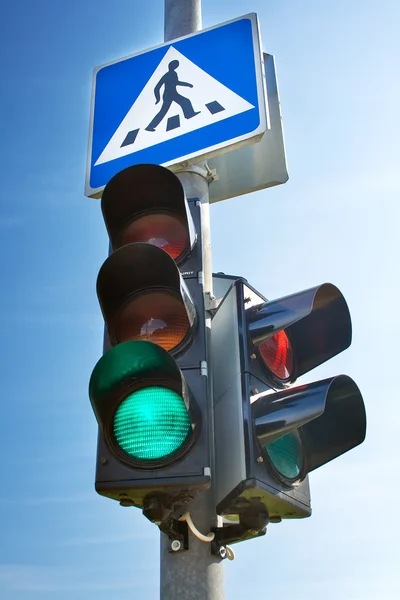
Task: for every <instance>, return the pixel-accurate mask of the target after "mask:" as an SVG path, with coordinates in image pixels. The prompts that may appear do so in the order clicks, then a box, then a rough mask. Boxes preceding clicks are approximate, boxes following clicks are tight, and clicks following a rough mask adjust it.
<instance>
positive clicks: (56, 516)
mask: <svg viewBox="0 0 400 600" xmlns="http://www.w3.org/2000/svg"><path fill="white" fill-rule="evenodd" d="M202 6H203V26H204V27H208V26H212V25H215V24H217V23H220V22H223V21H226V20H229V19H231V18H234V17H237V16H240V15H243V14H246V13H247V12H249V11H254V12H257V13H258V15H259V19H260V23H261V32H262V38H263V47H264V50H265V51H267V52H269V53H271V54H273V55H274V56H275V58H276V64H277V70H278V77H279V88H280V97H281V104H282V112H283V124H284V131H285V141H286V151H287V157H288V165H289V175H290V179H289V182H288V183H286V184H285V185H282V186H278V187H276V188H273V189H269V190H265V191H261V192H257V193H255V194H252V195H251V196H242V197H240V198H235V199H231V200H227V201H224V202H221V203H219V204H217V205H213V206H212V207H211V227H212V243H213V269H214V270H215V271H224V272H226V273H235V274H239V275H243V276H245V277H246V278H247V279H248V281H249V282H250V283H251V284H252V285H253V286H254V287H256V288H257V289H259V290H260V291H261V292H262V293H264V294H265V295H266V296H267V297H269V298H275V297H279V296H282V295H284V294H287V293H291V292H295V291H298V290H301V289H305V288H307V287H310V286H313V285H317V284H319V283H323V282H325V281H329V282H332V283H334V284H335V285H337V286H338V287H339V288H340V289H341V291H342V292H343V294H344V296H345V297H346V299H347V301H348V304H349V307H350V311H351V314H352V321H353V343H352V346H351V347H350V349H348V350H347V351H346V352H345V353H343V354H341V355H339V356H338V357H336V358H334V359H332V360H331V361H329V362H328V363H326V364H325V365H323V366H322V367H320V368H319V369H316V370H315V371H313V372H312V373H310V374H309V375H308V376H307V380H314V379H315V380H316V379H322V378H323V377H326V376H331V375H335V374H339V373H346V374H348V375H350V376H351V377H353V378H354V379H355V381H356V382H357V384H358V385H359V387H360V388H361V390H362V392H363V396H364V399H365V403H366V407H367V415H368V432H367V439H366V442H365V443H364V444H363V445H362V446H360V447H359V448H357V449H355V450H354V451H352V452H351V453H349V454H347V455H344V456H343V457H341V458H339V459H337V460H336V461H334V462H332V463H330V464H329V465H327V466H325V467H323V468H321V469H319V470H318V471H316V472H315V473H313V474H312V475H311V478H310V480H311V494H312V505H313V516H312V517H311V519H305V520H302V521H297V522H284V523H282V524H279V525H271V526H270V527H269V528H268V533H267V536H266V537H264V538H262V539H259V540H255V541H252V542H246V543H244V544H240V545H237V546H236V548H235V550H236V555H237V557H236V560H235V561H233V562H232V563H228V564H226V565H225V579H226V596H227V598H229V599H230V600H238V599H239V598H242V597H243V596H244V595H245V594H247V595H248V594H251V595H254V596H255V595H257V596H261V594H262V595H263V596H269V595H270V596H271V597H276V596H278V595H279V597H281V598H290V597H292V596H293V595H296V598H297V599H298V600H303V599H304V600H306V599H307V600H320V599H321V598H324V600H338V599H343V600H361V599H362V600H372V599H374V600H375V599H376V598H378V597H379V598H385V600H392V599H395V598H398V597H399V594H400V589H399V584H398V574H397V571H398V564H399V558H400V553H399V544H398V539H399V533H400V531H399V525H398V522H397V500H398V496H399V492H400V486H399V481H398V478H397V463H398V460H399V457H400V454H399V451H398V448H397V439H398V437H399V436H398V427H397V416H398V401H399V392H398V389H397V388H398V386H397V385H396V376H397V374H398V358H397V352H398V343H397V337H398V336H400V326H399V320H398V317H397V312H398V311H397V301H396V297H397V296H398V294H399V291H400V288H399V267H398V262H399V258H400V249H399V234H398V222H399V218H400V208H399V206H400V204H399V191H400V184H399V178H398V170H399V158H400V144H399V139H400V125H399V123H400V121H399V106H400V86H399V78H398V72H399V59H400V51H399V39H400V38H399V35H398V23H399V19H400V6H399V5H398V3H396V2H393V0H379V2H378V0H363V1H362V0H352V1H351V2H348V1H345V0H338V1H337V2H335V3H331V2H321V1H317V0H303V2H299V1H298V0H288V1H287V2H281V1H278V0H269V1H268V2H265V1H263V0H253V2H252V3H251V4H249V3H247V2H244V1H243V0H230V1H229V2H225V1H223V0H203V3H202ZM162 41H163V1H162V0H147V2H144V3H142V2H140V3H139V2H131V1H130V2H128V1H127V0H126V1H123V0H116V1H115V2H113V3H108V2H103V1H101V0H100V1H97V2H93V1H90V0H79V2H78V1H77V0H70V2H69V3H67V4H65V3H64V4H62V5H61V3H59V2H50V1H49V0H37V1H36V2H30V1H28V0H15V2H13V3H12V4H9V5H8V6H7V12H5V10H4V11H3V16H2V35H1V38H0V44H1V52H0V56H1V92H2V93H1V99H0V103H1V132H2V135H1V139H2V143H1V146H0V158H1V166H2V176H1V179H0V244H1V253H0V256H1V259H0V278H1V279H0V280H1V282H2V285H1V294H0V322H1V333H2V335H1V338H2V341H1V346H2V350H1V360H0V381H1V389H2V407H3V410H2V419H1V420H0V452H1V456H2V461H1V463H0V481H1V484H0V538H1V544H0V592H1V595H2V596H3V597H4V598H7V600H22V599H23V600H27V599H30V598H32V600H36V599H39V598H40V599H41V600H42V599H44V600H46V599H47V598H49V599H50V598H51V599H52V598H55V597H57V598H62V599H64V598H65V599H71V600H83V599H85V600H91V599H94V598H96V600H102V599H103V598H104V599H105V598H110V597H116V596H117V595H120V594H123V593H130V594H133V593H134V595H135V597H140V598H146V599H147V598H149V599H155V598H157V597H158V586H159V580H158V556H159V554H158V552H159V551H158V530H157V528H156V527H155V526H153V525H151V524H150V523H149V522H148V521H147V520H146V519H145V518H144V517H143V516H142V515H141V513H140V512H139V511H135V510H133V509H132V510H131V509H122V508H120V507H119V506H118V504H117V503H114V502H111V501H109V500H106V499H104V498H101V497H100V496H98V495H96V493H95V491H94V464H95V453H96V435H97V426H96V421H95V418H94V416H93V413H92V409H91V407H90V402H89V399H88V395H87V386H88V380H89V377H90V374H91V371H92V369H93V366H94V364H95V363H96V361H97V360H98V358H99V356H100V354H101V349H102V329H103V321H102V317H101V313H100V309H99V306H98V303H97V298H96V294H95V280H96V277H97V272H98V270H99V267H100V266H101V264H102V262H103V260H104V258H105V256H106V254H107V248H108V238H107V236H106V232H105V228H104V225H103V221H102V218H101V213H100V206H99V203H98V202H97V201H95V200H91V199H88V198H86V197H85V196H84V195H83V186H84V178H85V167H86V151H87V136H88V125H89V106H90V96H91V83H92V70H93V68H94V67H95V66H97V65H100V64H104V63H106V62H108V61H111V60H114V59H116V58H119V57H123V56H125V55H128V54H131V53H134V52H139V51H141V50H144V49H146V48H149V47H152V46H154V45H157V44H160V43H162ZM226 562H227V561H226Z"/></svg>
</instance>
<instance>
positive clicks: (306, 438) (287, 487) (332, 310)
mask: <svg viewBox="0 0 400 600" xmlns="http://www.w3.org/2000/svg"><path fill="white" fill-rule="evenodd" d="M214 281H215V283H214V289H215V290H218V289H220V290H221V292H220V293H219V294H218V292H217V295H218V296H220V295H223V294H225V295H224V298H223V300H222V302H221V303H220V305H219V307H218V311H217V312H216V314H215V315H214V318H213V321H212V329H211V334H212V337H211V352H212V357H213V364H212V372H213V388H214V426H215V440H216V474H215V482H216V502H217V512H218V514H220V515H223V516H224V517H225V526H224V528H223V529H220V530H218V531H217V538H218V540H219V541H220V543H222V542H223V543H229V542H231V543H232V542H237V541H242V540H245V539H248V538H251V537H255V536H258V535H263V534H264V533H265V528H266V525H267V523H268V522H279V521H281V520H282V519H285V518H303V517H308V516H309V515H310V514H311V505H310V492H309V484H308V473H310V471H313V470H314V469H316V468H318V467H320V466H322V465H324V464H325V463H327V462H328V461H330V460H333V459H334V458H336V457H338V456H340V455H341V454H343V453H344V452H347V451H348V450H351V449H352V448H354V447H355V446H357V445H358V444H361V442H362V441H363V440H364V437H365V430H366V417H365V409H364V403H363V399H362V396H361V393H360V391H359V389H358V387H357V385H356V384H355V383H354V381H353V380H352V379H350V377H348V376H346V375H339V376H337V377H331V378H329V379H324V380H322V381H317V382H314V383H306V384H303V385H293V384H294V383H295V381H296V379H297V378H298V377H300V376H301V375H303V374H305V373H307V372H309V371H310V370H311V369H313V368H315V367H317V366H318V365H320V364H322V363H323V362H325V361H327V360H329V359H330V358H332V357H333V356H335V355H337V354H338V353H340V352H342V351H343V350H345V349H346V348H347V347H348V346H349V345H350V343H351V320H350V314H349V310H348V307H347V304H346V301H345V299H344V297H343V295H342V294H341V292H340V291H339V290H338V288H337V287H335V286H334V285H331V284H323V285H320V286H317V287H314V288H311V289H308V290H305V291H303V292H300V293H296V294H293V295H291V296H286V297H284V298H280V299H278V300H272V301H266V299H265V298H264V297H263V296H262V295H261V294H259V293H258V292H257V291H256V290H255V289H254V288H252V287H251V286H250V285H248V283H247V282H246V281H245V280H243V279H237V278H229V277H228V276H226V277H224V276H223V275H219V276H216V277H215V280H214ZM225 292H226V293H225Z"/></svg>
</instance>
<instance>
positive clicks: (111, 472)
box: [89, 165, 211, 523]
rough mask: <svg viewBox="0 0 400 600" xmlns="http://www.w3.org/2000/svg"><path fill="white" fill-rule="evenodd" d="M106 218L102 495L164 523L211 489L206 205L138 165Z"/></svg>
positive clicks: (111, 190) (110, 190)
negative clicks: (203, 233)
mask: <svg viewBox="0 0 400 600" xmlns="http://www.w3.org/2000/svg"><path fill="white" fill-rule="evenodd" d="M101 207H102V212H103V216H104V221H105V224H106V227H107V231H108V234H109V238H110V247H111V253H110V255H109V257H108V258H107V259H106V261H105V262H104V264H103V266H102V267H101V269H100V271H99V275H98V278H97V294H98V298H99V303H100V306H101V310H102V313H103V316H104V321H105V325H106V339H105V350H106V352H105V354H104V355H103V357H102V358H101V359H100V360H99V362H98V363H97V365H96V366H95V368H94V371H93V373H92V376H91V380H90V385H89V395H90V399H91V403H92V406H93V410H94V413H95V415H96V418H97V421H98V424H99V428H100V432H99V439H98V453H97V468H96V490H97V491H98V492H99V493H100V494H103V495H105V496H108V497H110V498H113V499H115V500H118V501H119V502H120V503H121V505H123V506H137V507H140V508H142V509H143V512H144V514H145V515H146V516H147V517H148V518H149V519H150V520H152V521H155V522H157V523H161V522H162V521H164V520H165V519H167V518H168V517H169V516H171V515H173V514H174V513H175V512H179V511H181V512H182V511H183V510H184V509H185V506H186V505H187V504H188V503H189V502H190V501H191V500H192V499H193V498H194V497H195V495H196V494H197V493H198V492H199V491H200V490H202V489H204V488H206V487H208V486H209V483H210V464H211V461H210V439H209V425H208V415H209V411H208V403H209V393H208V379H207V346H206V335H205V312H204V296H203V285H202V277H201V273H202V271H203V251H202V243H201V217H200V206H199V203H198V201H197V199H196V198H186V195H185V190H184V189H183V186H182V184H181V182H180V180H179V178H178V177H177V176H176V175H174V174H173V173H171V172H170V171H169V170H168V169H165V168H163V167H160V166H157V165H135V166H133V167H129V168H127V169H125V170H124V171H121V172H120V173H118V174H117V175H115V176H114V177H113V179H111V181H110V182H109V183H108V185H107V186H106V188H105V189H104V193H103V197H102V203H101ZM180 269H185V270H184V271H182V272H181V271H180Z"/></svg>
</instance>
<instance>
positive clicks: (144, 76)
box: [85, 14, 267, 196]
mask: <svg viewBox="0 0 400 600" xmlns="http://www.w3.org/2000/svg"><path fill="white" fill-rule="evenodd" d="M262 64H263V63H262V54H261V44H260V39H259V31H258V23H257V17H256V15H255V14H250V15H247V16H245V17H240V18H239V19H235V20H234V21H230V22H228V23H224V24H222V25H218V26H216V27H212V28H210V29H206V30H204V31H201V32H199V33H195V34H192V35H189V36H186V37H184V38H179V39H178V40H173V41H172V42H168V43H167V44H163V45H162V46H159V47H157V48H154V49H151V50H147V51H145V52H141V53H139V54H135V55H134V56H130V57H128V58H123V59H120V60H118V61H114V62H112V63H109V64H107V65H102V66H101V67H97V68H96V69H95V72H94V84H93V101H92V111H91V121H90V131H91V133H90V142H89V154H88V168H87V177H86V190H85V193H86V195H87V196H100V195H101V191H102V190H103V188H104V186H105V185H106V184H107V183H108V181H109V180H110V179H111V177H113V175H115V174H116V173H118V172H119V171H121V170H122V169H124V168H126V167H129V166H131V165H134V164H138V163H154V164H160V165H164V166H170V167H173V166H175V165H179V164H180V163H182V162H186V163H187V162H196V160H197V161H198V160H200V159H204V158H208V157H211V156H215V155H216V154H219V153H221V152H226V151H227V150H230V149H234V148H237V147H238V145H239V144H240V145H244V144H249V143H252V142H254V141H258V140H259V139H260V138H261V137H262V135H263V134H264V132H265V131H266V129H267V110H266V100H265V98H266V92H265V83H264V79H263V67H262Z"/></svg>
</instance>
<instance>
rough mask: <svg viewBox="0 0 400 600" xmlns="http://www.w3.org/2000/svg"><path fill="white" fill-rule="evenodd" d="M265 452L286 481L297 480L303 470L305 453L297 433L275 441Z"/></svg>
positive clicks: (266, 447)
mask: <svg viewBox="0 0 400 600" xmlns="http://www.w3.org/2000/svg"><path fill="white" fill-rule="evenodd" d="M265 450H266V451H267V453H268V456H269V458H270V459H271V462H272V464H273V465H274V467H275V469H276V470H277V471H278V473H280V474H281V475H282V476H283V477H285V479H297V478H298V477H299V475H300V472H301V470H302V468H303V452H302V446H301V441H300V438H299V435H298V434H297V433H294V432H293V433H287V434H286V435H284V436H282V437H281V438H279V439H277V440H275V441H274V442H272V443H271V444H268V446H265Z"/></svg>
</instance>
